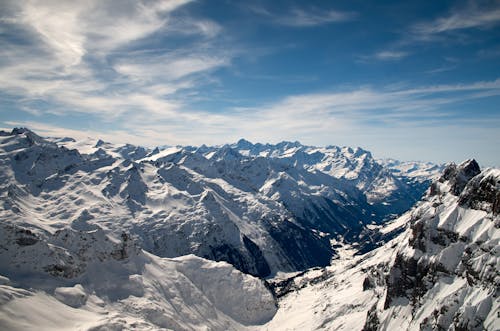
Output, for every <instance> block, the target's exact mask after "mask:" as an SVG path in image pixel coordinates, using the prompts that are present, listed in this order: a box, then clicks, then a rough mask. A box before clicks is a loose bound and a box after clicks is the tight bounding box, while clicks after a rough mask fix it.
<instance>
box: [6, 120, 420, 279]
mask: <svg viewBox="0 0 500 331" xmlns="http://www.w3.org/2000/svg"><path fill="white" fill-rule="evenodd" d="M0 168H1V172H0V177H1V182H0V196H1V197H2V198H1V199H2V207H1V209H0V216H1V217H2V220H7V222H8V223H9V224H13V225H16V226H21V227H24V226H28V227H33V228H35V229H36V231H38V232H39V233H44V234H53V233H55V231H57V230H61V229H66V228H71V229H73V230H77V231H90V230H93V229H95V228H97V227H98V228H101V229H103V231H104V232H105V233H106V234H111V235H113V236H115V237H119V236H120V235H121V233H122V232H123V231H125V232H127V233H129V234H130V235H131V236H132V237H133V238H134V240H137V241H138V242H139V243H140V245H141V247H143V248H144V249H145V250H147V251H149V252H151V253H154V254H155V255H158V256H161V257H177V256H182V255H186V254H195V255H197V256H200V257H204V258H208V259H211V260H216V261H220V260H223V261H227V262H229V263H231V264H232V265H234V266H235V267H236V268H238V269H239V270H241V271H244V272H246V273H250V274H253V275H259V276H267V275H269V274H275V273H276V272H278V271H296V270H304V269H306V268H308V267H312V266H325V265H328V264H329V263H330V260H331V259H332V257H334V256H335V249H334V248H332V245H331V242H332V241H335V242H344V243H347V244H356V245H358V246H359V249H361V250H363V249H364V250H366V249H370V248H372V247H374V245H377V244H378V243H379V242H383V240H382V241H380V236H376V235H374V233H372V231H371V230H370V229H371V227H372V226H375V225H376V224H381V223H383V221H384V220H385V219H387V218H389V217H391V216H392V215H394V214H398V213H401V212H403V211H405V210H406V209H407V208H409V207H410V206H411V205H412V204H413V202H414V201H416V200H417V198H418V197H419V196H420V195H421V193H422V192H423V187H422V186H421V185H416V186H412V185H411V184H408V183H406V182H405V181H404V180H402V179H401V178H402V177H399V178H398V177H395V176H393V175H392V174H391V172H390V171H389V170H388V169H386V168H384V167H383V166H382V165H380V164H379V163H377V162H376V161H375V160H374V159H373V158H372V156H371V154H370V153H369V152H367V151H364V150H362V149H359V148H358V149H355V150H353V149H350V148H339V147H327V148H316V147H310V146H303V145H301V144H299V143H289V142H283V143H280V144H277V145H262V144H255V145H254V144H251V143H249V142H247V141H244V140H241V141H239V142H238V143H237V144H233V145H224V146H220V147H207V146H202V147H199V148H195V147H172V148H162V149H159V148H156V149H154V150H148V149H145V148H142V147H136V146H133V145H118V146H117V145H113V144H109V143H106V142H103V141H101V140H98V141H75V140H73V139H71V138H62V139H56V138H52V139H44V138H41V137H39V136H37V135H36V134H35V133H33V132H31V131H29V130H27V129H14V130H13V131H12V132H10V133H9V132H2V133H1V134H0ZM360 236H361V237H360ZM373 238H375V239H377V240H375V241H374V240H372V239H373ZM359 243H361V244H359Z"/></svg>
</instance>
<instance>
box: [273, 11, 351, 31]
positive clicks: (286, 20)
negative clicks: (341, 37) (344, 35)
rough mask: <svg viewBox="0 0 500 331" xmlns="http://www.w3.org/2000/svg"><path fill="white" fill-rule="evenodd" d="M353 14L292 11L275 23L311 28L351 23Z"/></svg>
mask: <svg viewBox="0 0 500 331" xmlns="http://www.w3.org/2000/svg"><path fill="white" fill-rule="evenodd" d="M354 17H355V14H353V13H351V12H342V11H337V10H327V11H322V10H304V9H299V8H294V9H292V10H291V11H290V12H289V13H288V14H287V15H285V16H282V17H278V18H277V19H276V22H277V23H279V24H282V25H288V26H294V27H311V26H318V25H324V24H330V23H337V22H345V21H351V20H352V19H353V18H354Z"/></svg>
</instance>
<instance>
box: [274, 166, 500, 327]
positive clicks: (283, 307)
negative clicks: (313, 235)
mask: <svg viewBox="0 0 500 331" xmlns="http://www.w3.org/2000/svg"><path fill="white" fill-rule="evenodd" d="M395 226H405V227H406V230H405V231H404V232H403V233H401V234H400V235H398V236H397V237H396V238H394V239H393V240H392V241H390V242H388V243H387V244H385V245H384V246H382V247H380V248H378V249H376V250H374V251H372V252H370V253H368V254H365V255H363V256H358V257H355V258H349V259H343V260H337V261H334V262H333V263H332V266H329V267H326V268H319V269H316V270H312V271H309V272H306V273H303V274H301V275H299V276H297V277H295V278H291V279H288V280H281V281H276V282H275V284H274V286H275V288H276V289H275V291H277V292H278V293H280V296H281V299H280V303H279V305H280V309H279V310H278V313H277V314H276V316H275V317H274V318H273V320H272V321H271V322H269V323H268V324H266V327H267V329H268V330H280V329H286V330H318V329H328V330H492V331H493V330H499V329H500V298H499V292H498V290H499V288H500V272H499V270H500V250H499V248H500V246H499V243H500V169H485V170H483V171H480V169H479V166H478V165H477V163H476V162H475V161H474V160H468V161H465V162H463V163H462V164H460V165H458V166H457V165H455V164H451V165H449V166H448V167H447V168H446V169H445V170H444V173H443V175H442V176H441V177H440V178H439V179H438V180H436V181H435V182H434V183H433V184H432V186H431V187H430V188H429V190H428V191H427V194H426V196H425V197H424V198H423V199H422V201H421V202H419V203H418V204H417V205H416V206H415V207H414V208H413V209H412V210H411V211H409V212H407V213H406V214H404V215H402V216H401V217H400V218H399V219H398V220H396V221H394V222H393V224H389V225H388V228H389V229H393V228H394V227H395Z"/></svg>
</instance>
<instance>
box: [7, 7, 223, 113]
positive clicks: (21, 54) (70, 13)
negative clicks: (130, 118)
mask: <svg viewBox="0 0 500 331" xmlns="http://www.w3.org/2000/svg"><path fill="white" fill-rule="evenodd" d="M190 2H191V1H190V0H143V1H128V0H127V1H116V0H109V1H96V0H90V1H83V2H76V3H75V2H73V1H65V0H61V1H55V0H49V1H36V0H34V1H30V0H25V1H6V2H4V3H2V4H1V9H2V17H1V19H0V26H1V28H5V29H9V30H10V31H11V33H10V35H9V37H8V38H7V37H5V36H6V35H4V36H3V37H2V36H0V45H1V46H2V47H1V48H0V55H1V56H0V91H1V93H3V94H6V95H11V96H17V98H18V103H19V109H20V110H23V111H26V112H28V113H30V114H32V115H38V116H40V115H42V114H44V113H51V114H57V115H61V116H65V115H68V116H69V115H70V114H72V113H81V114H89V115H91V116H95V117H97V118H99V119H100V120H103V121H116V119H117V118H119V117H120V116H125V115H130V114H136V115H134V116H136V117H137V116H144V117H146V118H147V117H150V118H151V117H153V118H159V117H160V118H163V119H169V120H172V119H173V118H184V119H190V118H191V116H190V115H189V114H187V113H185V112H182V111H180V110H181V108H182V107H183V105H184V101H183V100H182V98H181V97H179V95H178V94H179V93H184V92H185V93H188V92H187V91H191V90H193V89H195V88H198V87H199V86H203V85H204V84H207V83H208V81H209V80H208V79H204V77H203V75H204V74H205V73H208V72H210V71H212V70H216V69H217V68H220V67H223V66H227V65H229V64H230V61H231V57H232V56H233V54H230V53H229V52H223V51H220V48H219V47H218V46H219V45H217V38H218V36H219V34H220V33H221V31H222V27H220V26H219V25H218V24H217V23H216V22H214V21H212V20H210V19H206V18H198V17H192V16H189V15H188V14H186V13H182V14H177V11H178V10H180V9H181V8H182V7H184V6H185V5H187V4H188V3H190ZM172 36H174V37H175V38H182V37H183V36H185V37H186V40H187V41H186V42H184V43H183V44H182V47H175V48H171V47H170V48H169V47H165V46H164V45H165V42H168V40H169V38H170V37H172ZM158 38H160V39H161V38H163V39H165V40H166V41H164V42H161V43H160V45H158V44H157V42H155V40H157V39H158ZM137 45H140V47H139V48H137ZM159 46H162V47H163V48H159ZM189 93H192V91H191V92H189ZM40 101H43V102H45V103H50V104H51V107H50V108H49V109H41V108H39V107H37V105H38V103H39V102H40ZM137 114H139V115H137Z"/></svg>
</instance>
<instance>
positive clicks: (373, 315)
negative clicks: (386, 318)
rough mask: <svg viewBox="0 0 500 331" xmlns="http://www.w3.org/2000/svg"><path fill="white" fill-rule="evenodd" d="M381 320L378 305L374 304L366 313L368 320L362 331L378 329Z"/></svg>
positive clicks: (375, 330)
mask: <svg viewBox="0 0 500 331" xmlns="http://www.w3.org/2000/svg"><path fill="white" fill-rule="evenodd" d="M379 325H380V321H379V319H378V316H377V305H376V304H375V305H373V306H372V307H371V308H370V310H369V311H368V312H367V313H366V322H365V325H364V326H363V329H362V330H361V331H377V330H378V327H379Z"/></svg>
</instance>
